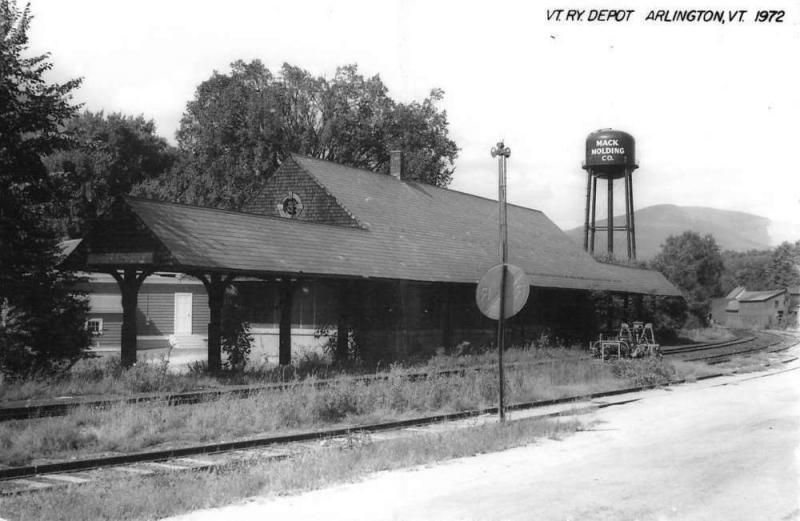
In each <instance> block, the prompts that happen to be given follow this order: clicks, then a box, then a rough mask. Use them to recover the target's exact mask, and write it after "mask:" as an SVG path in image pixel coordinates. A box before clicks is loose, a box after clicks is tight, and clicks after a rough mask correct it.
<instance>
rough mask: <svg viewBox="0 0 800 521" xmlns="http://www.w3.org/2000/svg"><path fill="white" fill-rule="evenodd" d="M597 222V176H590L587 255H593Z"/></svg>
mask: <svg viewBox="0 0 800 521" xmlns="http://www.w3.org/2000/svg"><path fill="white" fill-rule="evenodd" d="M596 222H597V176H592V226H591V228H590V229H589V232H590V233H591V235H592V236H591V238H590V239H589V253H591V254H592V255H594V232H595V223H596Z"/></svg>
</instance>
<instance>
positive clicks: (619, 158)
mask: <svg viewBox="0 0 800 521" xmlns="http://www.w3.org/2000/svg"><path fill="white" fill-rule="evenodd" d="M638 167H639V165H637V164H636V142H635V141H634V139H633V136H631V135H630V134H628V133H627V132H622V131H619V130H613V129H610V128H604V129H601V130H598V131H596V132H592V133H591V134H589V135H588V136H587V137H586V161H585V162H584V164H583V168H584V169H585V170H586V174H587V180H586V220H585V224H584V227H583V249H584V250H586V251H588V252H590V253H594V235H595V232H597V231H605V232H606V235H607V237H608V255H609V257H612V256H613V255H614V232H619V231H624V232H625V238H626V241H627V245H628V259H629V260H631V259H633V260H635V259H636V235H635V234H634V225H633V177H632V174H633V171H634V170H636V169H637V168H638ZM598 179H605V180H606V183H607V185H608V220H607V221H606V226H597V225H596V224H595V222H596V216H597V212H596V208H597V180H598ZM615 179H624V180H625V224H624V225H621V226H616V225H615V224H614V180H615Z"/></svg>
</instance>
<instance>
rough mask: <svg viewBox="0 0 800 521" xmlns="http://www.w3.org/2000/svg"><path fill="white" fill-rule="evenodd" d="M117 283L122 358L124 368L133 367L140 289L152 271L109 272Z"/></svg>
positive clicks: (131, 269)
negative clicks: (120, 305)
mask: <svg viewBox="0 0 800 521" xmlns="http://www.w3.org/2000/svg"><path fill="white" fill-rule="evenodd" d="M109 273H110V274H111V276H112V277H114V280H116V281H117V285H118V286H119V291H120V293H121V294H122V331H121V339H120V358H121V362H122V367H131V366H132V365H133V364H135V363H136V309H137V302H138V299H139V288H140V287H141V285H142V282H144V279H146V278H147V277H148V275H150V274H151V273H152V271H151V270H142V271H138V270H137V269H135V268H125V269H124V270H122V272H119V271H117V270H113V271H110V272H109Z"/></svg>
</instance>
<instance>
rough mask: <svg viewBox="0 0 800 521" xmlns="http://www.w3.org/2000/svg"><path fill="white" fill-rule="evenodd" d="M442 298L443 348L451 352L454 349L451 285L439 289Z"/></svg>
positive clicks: (444, 285)
mask: <svg viewBox="0 0 800 521" xmlns="http://www.w3.org/2000/svg"><path fill="white" fill-rule="evenodd" d="M439 290H440V293H439V295H440V298H441V301H440V302H441V303H440V306H441V308H440V309H441V317H442V318H441V327H442V346H443V347H444V348H445V349H446V350H447V351H448V352H449V351H450V349H451V348H452V347H453V305H452V301H453V295H452V293H453V290H452V288H451V286H450V284H443V285H441V286H440V287H439Z"/></svg>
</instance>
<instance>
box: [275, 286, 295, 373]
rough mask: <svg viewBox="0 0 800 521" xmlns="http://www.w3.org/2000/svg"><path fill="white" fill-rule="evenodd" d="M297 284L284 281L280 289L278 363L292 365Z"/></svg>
mask: <svg viewBox="0 0 800 521" xmlns="http://www.w3.org/2000/svg"><path fill="white" fill-rule="evenodd" d="M294 286H295V283H294V282H293V281H290V280H289V279H283V280H282V281H281V283H280V287H279V290H278V292H279V294H280V297H279V305H280V323H279V325H278V363H279V364H280V365H289V364H290V363H292V300H293V297H294Z"/></svg>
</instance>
